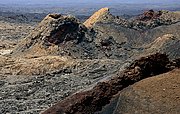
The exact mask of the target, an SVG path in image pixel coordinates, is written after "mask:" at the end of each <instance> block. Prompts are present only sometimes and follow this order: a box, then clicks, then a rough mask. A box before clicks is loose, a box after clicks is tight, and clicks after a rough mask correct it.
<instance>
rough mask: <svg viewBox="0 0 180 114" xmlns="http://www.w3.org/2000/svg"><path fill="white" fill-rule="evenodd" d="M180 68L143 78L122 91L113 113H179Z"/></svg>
mask: <svg viewBox="0 0 180 114" xmlns="http://www.w3.org/2000/svg"><path fill="white" fill-rule="evenodd" d="M179 106H180V69H176V70H173V71H171V72H168V73H165V74H161V75H158V76H155V77H151V78H148V79H145V80H142V81H140V82H138V83H136V84H134V85H132V86H130V87H128V88H126V89H124V90H123V91H121V92H120V96H119V100H118V105H117V108H116V111H115V112H114V113H113V114H134V113H136V114H165V113H168V114H178V113H179V112H180V108H179Z"/></svg>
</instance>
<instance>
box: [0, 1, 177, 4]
mask: <svg viewBox="0 0 180 114" xmlns="http://www.w3.org/2000/svg"><path fill="white" fill-rule="evenodd" d="M48 3H49V4H57V3H58V4H62V3H180V0H0V4H48Z"/></svg>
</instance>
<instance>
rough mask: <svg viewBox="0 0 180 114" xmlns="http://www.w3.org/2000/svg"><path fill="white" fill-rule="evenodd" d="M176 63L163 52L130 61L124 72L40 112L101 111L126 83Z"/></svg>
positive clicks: (60, 113) (59, 113)
mask: <svg viewBox="0 0 180 114" xmlns="http://www.w3.org/2000/svg"><path fill="white" fill-rule="evenodd" d="M178 65H179V62H176V63H174V64H172V62H170V61H169V59H168V58H167V56H166V55H164V54H155V55H151V56H148V57H143V58H141V59H139V60H136V61H135V62H134V63H132V64H131V65H130V67H129V68H127V70H125V71H124V72H120V73H119V74H118V76H117V77H114V78H112V79H111V80H109V81H106V82H100V83H98V84H97V85H96V86H95V87H93V89H91V90H89V91H85V92H80V93H77V94H74V95H72V96H70V97H68V98H66V99H65V100H63V101H61V102H59V103H57V104H56V105H54V106H52V107H51V108H49V109H48V110H47V111H45V112H44V113H42V114H49V113H51V114H63V113H67V114H84V113H86V114H93V113H95V112H97V111H101V110H102V108H103V106H105V105H107V104H109V102H110V100H111V99H112V98H113V96H114V95H115V94H117V93H118V92H119V91H120V90H122V89H123V88H125V87H127V86H128V85H131V84H133V83H135V82H137V81H139V80H142V79H144V78H147V77H150V76H154V75H158V74H161V73H165V72H167V71H170V70H172V69H174V68H175V67H180V66H178Z"/></svg>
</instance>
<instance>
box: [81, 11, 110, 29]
mask: <svg viewBox="0 0 180 114" xmlns="http://www.w3.org/2000/svg"><path fill="white" fill-rule="evenodd" d="M109 18H111V17H110V12H109V8H102V9H100V10H98V11H97V12H95V13H94V14H93V15H92V16H91V17H90V18H89V19H87V20H86V21H85V22H84V23H83V24H84V25H85V26H86V27H88V28H91V27H93V25H94V24H96V23H98V22H102V21H103V20H105V21H107V20H108V19H109Z"/></svg>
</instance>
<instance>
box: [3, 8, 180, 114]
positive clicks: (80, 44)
mask: <svg viewBox="0 0 180 114" xmlns="http://www.w3.org/2000/svg"><path fill="white" fill-rule="evenodd" d="M28 30H29V29H28ZM179 30H180V13H179V12H178V11H177V12H171V11H154V10H149V11H146V12H144V13H143V14H140V15H137V16H134V17H132V18H128V19H123V18H121V17H119V16H114V15H112V14H111V12H110V9H109V8H102V9H100V10H99V11H97V12H95V13H94V14H93V15H92V16H91V17H90V18H89V19H87V20H86V21H85V22H84V23H81V22H80V21H79V19H77V18H76V17H74V16H70V15H61V14H49V15H47V16H46V17H45V18H44V19H43V20H42V21H41V22H40V23H39V24H38V25H37V26H36V27H35V28H34V29H33V30H32V31H31V32H30V33H29V34H28V35H27V36H26V37H25V38H23V39H21V41H20V42H19V43H18V44H17V45H16V47H15V48H13V47H12V48H11V49H12V50H10V52H9V53H5V54H4V52H7V50H1V51H2V52H1V51H0V113H2V114H3V113H23V114H24V113H33V114H38V113H43V114H64V113H67V114H93V113H97V114H111V113H117V114H119V113H126V112H127V113H131V111H130V110H129V109H130V108H132V111H133V112H135V111H137V110H138V108H139V107H141V106H142V107H141V108H140V109H141V110H139V112H138V113H141V112H145V113H146V112H148V111H147V110H148V109H152V110H153V109H157V108H156V106H157V107H159V109H160V110H157V111H154V113H162V112H163V113H165V112H167V111H171V112H172V113H176V112H178V111H179V109H178V108H177V105H178V100H179V94H178V91H176V90H178V88H179V86H180V85H179V78H178V77H179V67H180V59H179V58H180V51H179V49H180V31H179ZM1 53H2V54H1ZM164 73H165V74H164ZM170 75H173V76H174V78H173V77H172V76H170ZM162 76H163V77H162ZM149 77H152V78H149ZM145 78H147V79H145ZM144 79H145V80H144ZM175 79H176V80H175ZM141 80H142V81H141ZM167 80H169V82H168V81H167ZM139 81H140V82H139ZM156 82H158V83H156ZM164 83H167V84H168V85H169V86H170V85H171V84H173V83H174V84H175V85H174V86H173V87H174V89H173V88H172V89H171V88H170V87H169V86H167V85H166V84H164ZM133 84H134V85H133ZM151 84H153V85H154V86H151ZM160 85H161V86H160ZM156 87H157V88H156ZM153 88H154V89H153ZM155 88H156V89H155ZM162 88H163V89H164V88H165V90H167V93H166V94H164V95H162V94H161V93H163V92H162V91H164V90H162ZM142 91H145V93H143V92H142ZM151 92H153V93H154V94H150V93H151ZM155 92H157V94H155ZM171 92H172V93H174V94H172V93H171ZM139 93H143V94H139ZM134 94H135V95H134ZM156 95H157V96H156ZM148 96H149V97H148ZM134 97H136V98H134ZM163 97H166V98H163ZM174 97H176V98H174ZM124 98H125V99H124ZM134 99H136V100H137V101H141V100H143V99H145V100H143V101H142V102H136V101H135V100H134ZM156 99H160V100H161V101H160V102H156ZM166 100H168V101H171V100H172V102H171V103H170V104H168V102H165V101H166ZM129 101H132V103H131V102H129ZM148 101H152V104H148V103H151V102H148ZM163 102H165V104H163ZM136 105H137V106H139V107H135V106H136ZM161 105H163V106H161ZM148 106H149V107H148ZM153 107H155V108H153ZM171 109H173V110H171ZM128 111H129V112H128Z"/></svg>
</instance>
